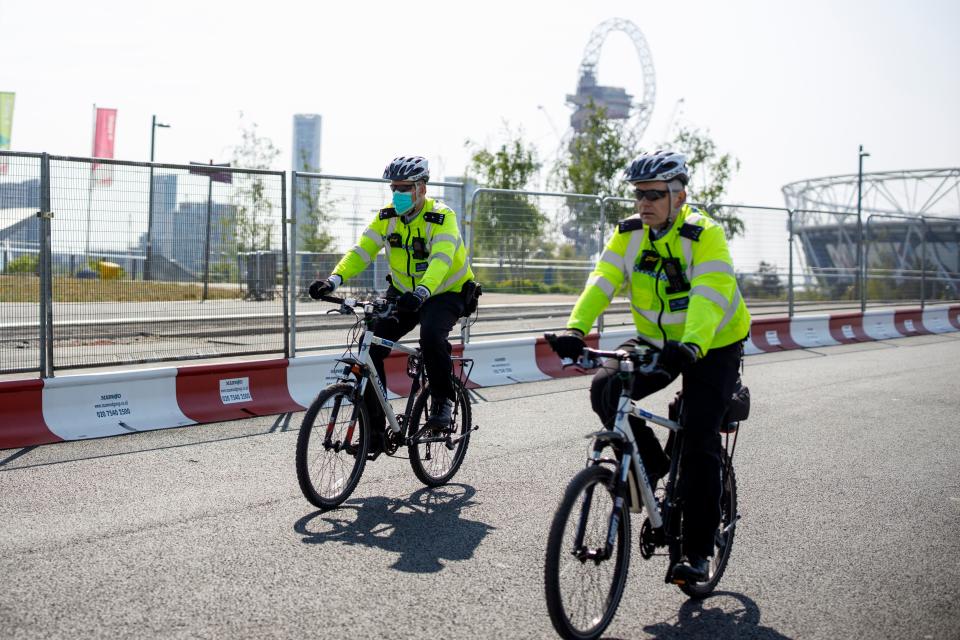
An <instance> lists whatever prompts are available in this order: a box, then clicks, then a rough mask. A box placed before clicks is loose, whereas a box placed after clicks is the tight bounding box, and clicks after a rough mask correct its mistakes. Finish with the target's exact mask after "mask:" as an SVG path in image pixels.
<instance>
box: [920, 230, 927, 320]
mask: <svg viewBox="0 0 960 640" xmlns="http://www.w3.org/2000/svg"><path fill="white" fill-rule="evenodd" d="M920 228H921V229H923V231H921V234H920V310H921V311H923V309H924V307H925V306H926V300H927V220H926V218H924V217H923V216H920Z"/></svg>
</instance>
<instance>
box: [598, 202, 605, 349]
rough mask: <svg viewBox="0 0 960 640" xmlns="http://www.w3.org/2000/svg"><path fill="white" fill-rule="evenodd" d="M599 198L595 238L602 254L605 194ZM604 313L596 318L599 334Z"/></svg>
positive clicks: (601, 331) (603, 323)
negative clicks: (598, 220)
mask: <svg viewBox="0 0 960 640" xmlns="http://www.w3.org/2000/svg"><path fill="white" fill-rule="evenodd" d="M599 200H600V218H599V219H600V224H599V225H597V240H598V245H597V246H598V248H599V251H600V254H601V255H603V247H604V244H603V230H604V228H605V227H606V224H607V196H604V197H602V198H599ZM606 315H607V312H606V309H604V310H603V312H601V313H600V317H598V318H597V333H600V334H602V333H603V330H604V327H605V318H606Z"/></svg>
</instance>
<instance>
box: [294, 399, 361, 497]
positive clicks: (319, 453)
mask: <svg viewBox="0 0 960 640" xmlns="http://www.w3.org/2000/svg"><path fill="white" fill-rule="evenodd" d="M354 394H355V387H354V385H352V384H349V383H340V384H334V385H330V386H329V387H327V388H326V389H324V390H323V391H321V392H320V395H318V396H317V399H316V400H314V401H313V404H311V405H310V408H309V409H307V412H306V414H305V415H304V417H303V424H302V425H301V426H300V435H299V436H298V437H297V480H298V481H299V483H300V490H301V491H303V495H304V497H305V498H306V499H307V500H308V501H309V502H310V504H312V505H314V506H316V507H319V508H320V509H331V508H333V507H336V506H337V505H339V504H340V503H342V502H343V501H344V500H346V499H347V498H348V497H349V496H350V494H351V493H352V492H353V490H354V488H356V486H357V483H358V482H359V481H360V476H361V475H362V474H363V468H364V465H366V463H367V449H368V448H369V446H370V419H369V417H368V415H367V407H366V405H365V404H364V403H362V402H361V403H360V404H359V405H354V403H353V399H354Z"/></svg>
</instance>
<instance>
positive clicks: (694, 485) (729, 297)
mask: <svg viewBox="0 0 960 640" xmlns="http://www.w3.org/2000/svg"><path fill="white" fill-rule="evenodd" d="M624 180H625V181H627V182H630V183H631V184H632V185H633V187H634V189H635V191H634V193H635V197H636V214H635V215H633V216H631V217H629V218H627V219H625V220H622V221H621V222H620V223H619V224H618V225H617V229H616V231H615V232H614V234H613V237H612V238H611V239H610V241H609V242H608V243H607V245H606V247H605V249H604V251H603V254H602V255H601V256H600V260H599V261H598V262H597V264H596V266H595V268H594V270H593V272H592V273H591V274H590V277H589V278H588V280H587V284H586V287H585V289H584V291H583V293H581V294H580V298H579V299H578V300H577V303H576V306H575V307H574V309H573V312H572V313H571V314H570V318H569V320H568V321H567V331H566V332H565V333H564V334H563V335H561V336H558V338H557V341H556V343H555V345H554V348H555V350H556V352H557V354H558V355H559V356H560V357H565V358H574V359H575V358H577V357H579V356H580V354H581V352H582V350H583V348H584V347H585V346H586V345H585V343H584V339H583V338H584V335H585V334H586V333H587V332H588V331H589V330H590V328H591V327H592V326H593V323H594V321H595V320H596V319H597V317H598V316H599V315H600V313H601V312H602V311H603V310H604V309H605V308H606V307H607V305H609V304H610V301H611V300H612V299H613V296H614V294H615V293H616V292H617V291H618V290H620V288H621V286H622V287H624V289H625V290H626V294H627V295H629V298H630V303H631V308H632V312H633V321H634V324H635V325H636V329H637V334H638V335H637V338H635V339H632V340H629V341H627V342H626V343H625V344H623V345H622V346H621V347H620V348H621V349H624V350H627V351H633V350H635V349H636V348H637V346H638V345H640V344H647V345H651V346H653V347H655V348H657V349H659V350H660V358H659V363H660V366H661V367H662V368H663V369H664V370H665V371H666V372H667V373H669V377H666V376H661V377H644V376H637V377H636V378H635V383H634V387H633V390H632V394H631V397H632V398H633V399H640V398H643V397H645V396H648V395H650V394H652V393H654V392H656V391H658V390H660V389H662V388H664V387H665V386H667V385H668V384H669V383H670V382H671V381H673V380H674V379H676V378H677V376H679V375H681V374H682V375H683V399H684V400H683V410H682V414H681V421H682V423H683V425H684V433H685V438H684V440H683V451H682V452H681V462H682V469H683V471H682V473H681V475H680V478H681V479H680V485H681V486H680V492H681V496H682V500H683V521H684V528H683V530H684V541H683V542H684V549H683V551H684V555H685V557H686V560H685V561H684V562H682V563H680V564H679V565H677V566H676V567H675V568H674V574H673V575H674V576H675V577H677V578H684V579H687V580H690V581H693V582H696V581H702V580H705V579H706V577H707V573H708V568H709V560H708V559H709V557H710V556H711V555H712V554H713V547H714V534H715V532H716V531H717V526H718V524H719V522H720V517H721V512H720V496H721V491H722V487H721V476H720V460H721V441H720V427H721V421H722V419H723V416H724V414H725V413H726V409H727V405H728V403H729V401H730V397H731V395H732V393H733V391H734V389H735V385H736V383H737V380H738V371H739V368H740V362H741V358H742V355H743V351H742V343H743V340H744V339H746V337H747V335H748V333H749V330H750V314H749V312H748V311H747V307H746V305H745V304H744V301H743V298H742V296H741V295H740V291H739V288H738V286H737V281H736V278H735V276H734V269H733V263H732V261H731V259H730V251H729V248H728V246H727V240H726V238H725V236H724V232H723V228H722V227H721V226H720V225H718V224H717V223H716V222H715V221H713V220H712V219H710V218H709V217H708V216H707V215H705V214H704V213H702V212H700V211H699V210H697V209H696V208H694V207H691V206H690V205H688V204H687V203H686V197H687V193H686V185H687V182H688V181H689V170H688V168H687V164H686V158H685V157H684V156H683V155H682V154H679V153H673V152H669V151H658V152H656V153H652V154H645V155H640V156H638V157H637V158H636V159H635V160H634V161H633V162H631V163H630V166H629V167H627V169H626V171H625V173H624ZM620 385H621V382H620V379H619V378H618V376H617V367H616V366H607V367H604V368H602V369H601V370H600V371H599V372H598V373H597V374H596V375H595V376H594V379H593V382H592V384H591V387H590V401H591V403H592V405H593V410H594V411H595V412H596V413H597V415H599V416H600V418H601V420H603V423H604V424H605V425H607V426H610V425H612V424H613V421H614V419H615V417H616V408H617V407H616V402H617V398H618V396H619V394H620V392H621V388H620ZM630 425H631V428H632V430H633V433H634V438H635V439H636V441H637V446H638V448H639V451H640V455H641V459H642V460H643V464H644V467H645V468H646V469H647V472H648V473H649V475H650V476H651V485H652V486H655V484H656V481H657V480H658V479H659V478H660V477H663V476H664V475H666V473H667V471H668V470H669V460H668V458H667V456H666V454H665V453H664V451H663V448H662V447H661V445H660V442H659V441H658V440H657V437H656V436H655V435H654V433H653V431H652V429H651V428H650V427H648V426H646V424H645V423H644V421H643V420H640V419H637V418H634V417H631V418H630Z"/></svg>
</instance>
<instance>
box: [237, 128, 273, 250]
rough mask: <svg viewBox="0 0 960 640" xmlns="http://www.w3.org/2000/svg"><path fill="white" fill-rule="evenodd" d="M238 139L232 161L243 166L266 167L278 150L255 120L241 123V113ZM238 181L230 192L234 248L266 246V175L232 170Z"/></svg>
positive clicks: (269, 204) (269, 218) (269, 229)
mask: <svg viewBox="0 0 960 640" xmlns="http://www.w3.org/2000/svg"><path fill="white" fill-rule="evenodd" d="M240 118H241V123H240V135H241V142H240V144H238V145H237V146H235V147H234V148H233V165H234V166H235V167H240V168H243V169H261V170H269V169H271V168H272V166H273V162H274V160H276V159H277V156H279V155H280V150H279V149H277V147H276V145H274V144H273V141H271V140H270V139H269V138H267V137H265V136H261V135H259V134H258V133H257V124H256V123H255V122H251V123H249V124H244V123H243V113H241V114H240ZM234 179H235V180H237V181H238V184H237V185H236V189H235V190H234V192H233V200H234V205H235V207H236V209H235V212H234V220H233V225H234V226H235V230H234V235H235V239H236V245H237V251H239V252H245V251H262V250H268V249H270V248H271V246H272V244H273V230H274V225H275V223H276V221H275V220H274V219H273V208H274V203H273V200H271V198H270V197H269V195H268V193H267V183H266V181H265V177H264V176H262V175H259V174H234Z"/></svg>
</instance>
